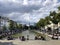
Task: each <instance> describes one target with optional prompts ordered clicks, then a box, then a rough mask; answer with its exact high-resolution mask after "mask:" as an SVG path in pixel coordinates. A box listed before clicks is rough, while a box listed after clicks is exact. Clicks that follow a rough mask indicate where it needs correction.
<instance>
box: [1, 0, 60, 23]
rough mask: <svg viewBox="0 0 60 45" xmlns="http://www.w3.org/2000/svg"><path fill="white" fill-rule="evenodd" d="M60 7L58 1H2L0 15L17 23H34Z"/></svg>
mask: <svg viewBox="0 0 60 45" xmlns="http://www.w3.org/2000/svg"><path fill="white" fill-rule="evenodd" d="M58 6H60V2H58V0H0V14H2V15H4V16H7V17H9V18H10V19H13V20H15V21H20V22H21V21H22V22H25V23H29V22H31V23H34V22H38V21H39V19H40V18H44V17H45V16H47V15H49V12H50V11H53V10H57V7H58Z"/></svg>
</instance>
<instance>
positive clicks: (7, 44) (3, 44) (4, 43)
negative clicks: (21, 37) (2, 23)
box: [0, 42, 14, 45]
mask: <svg viewBox="0 0 60 45" xmlns="http://www.w3.org/2000/svg"><path fill="white" fill-rule="evenodd" d="M0 45H14V44H13V43H12V42H0Z"/></svg>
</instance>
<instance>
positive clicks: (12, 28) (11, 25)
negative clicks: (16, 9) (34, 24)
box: [9, 20, 15, 33]
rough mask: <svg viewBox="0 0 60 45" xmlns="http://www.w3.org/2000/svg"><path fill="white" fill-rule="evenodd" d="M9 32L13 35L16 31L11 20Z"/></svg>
mask: <svg viewBox="0 0 60 45" xmlns="http://www.w3.org/2000/svg"><path fill="white" fill-rule="evenodd" d="M9 23H10V24H9V30H10V32H11V33H13V31H14V30H15V26H14V21H12V20H9Z"/></svg>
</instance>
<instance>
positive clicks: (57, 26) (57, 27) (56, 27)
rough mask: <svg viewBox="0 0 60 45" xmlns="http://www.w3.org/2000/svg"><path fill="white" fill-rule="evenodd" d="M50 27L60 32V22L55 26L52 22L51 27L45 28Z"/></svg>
mask: <svg viewBox="0 0 60 45" xmlns="http://www.w3.org/2000/svg"><path fill="white" fill-rule="evenodd" d="M48 27H50V28H51V29H52V30H54V29H59V32H60V22H59V23H58V24H53V23H52V22H51V24H50V25H47V26H45V29H47V28H48Z"/></svg>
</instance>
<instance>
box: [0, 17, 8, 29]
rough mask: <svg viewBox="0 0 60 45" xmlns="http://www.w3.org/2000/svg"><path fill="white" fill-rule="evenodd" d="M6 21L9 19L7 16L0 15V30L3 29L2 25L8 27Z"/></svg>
mask: <svg viewBox="0 0 60 45" xmlns="http://www.w3.org/2000/svg"><path fill="white" fill-rule="evenodd" d="M8 21H9V19H8V18H6V17H1V16H0V30H2V29H3V26H6V28H7V29H8V27H9V22H8Z"/></svg>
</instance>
